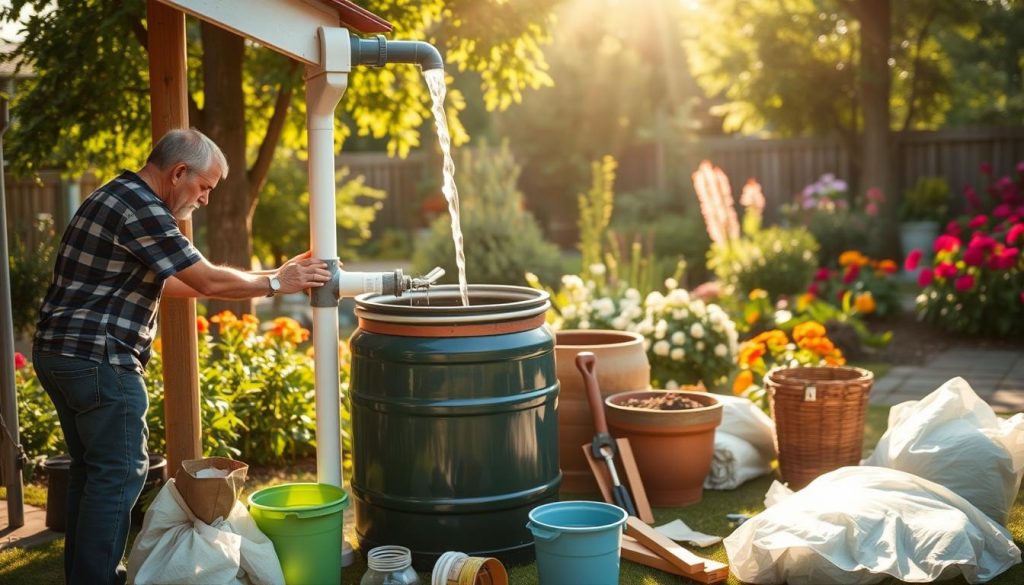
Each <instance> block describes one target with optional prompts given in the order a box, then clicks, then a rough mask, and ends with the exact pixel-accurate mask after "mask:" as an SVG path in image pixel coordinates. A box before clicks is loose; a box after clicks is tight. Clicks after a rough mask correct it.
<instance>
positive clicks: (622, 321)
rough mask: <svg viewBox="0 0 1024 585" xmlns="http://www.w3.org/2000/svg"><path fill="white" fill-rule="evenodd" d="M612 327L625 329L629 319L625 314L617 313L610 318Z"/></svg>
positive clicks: (620, 329)
mask: <svg viewBox="0 0 1024 585" xmlns="http://www.w3.org/2000/svg"><path fill="white" fill-rule="evenodd" d="M612 327H614V328H616V329H618V330H619V331H625V330H626V329H627V328H628V327H629V319H627V318H626V316H625V315H619V316H618V317H616V318H615V319H613V320H612Z"/></svg>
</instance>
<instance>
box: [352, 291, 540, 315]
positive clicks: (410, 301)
mask: <svg viewBox="0 0 1024 585" xmlns="http://www.w3.org/2000/svg"><path fill="white" fill-rule="evenodd" d="M474 295H476V296H484V297H488V296H489V297H495V298H498V299H501V298H502V297H504V298H507V299H509V302H502V303H493V302H492V303H487V304H480V305H472V304H471V305H469V306H462V305H460V304H451V305H416V304H415V302H416V301H417V300H420V299H422V300H423V301H424V302H429V301H430V300H431V299H433V300H435V301H436V300H455V299H458V298H459V287H458V286H457V285H454V284H444V285H439V286H433V287H431V288H430V289H429V290H415V291H407V292H406V293H405V294H403V295H402V296H401V297H397V296H394V295H388V294H380V293H364V294H361V295H359V296H357V297H356V298H355V302H356V306H357V309H356V311H357V312H360V309H362V311H361V312H362V314H363V315H364V316H366V317H368V318H376V317H378V316H380V315H394V316H400V315H404V316H409V317H420V318H423V317H434V318H438V317H443V318H448V319H453V318H458V319H466V320H471V319H473V318H474V317H477V318H479V317H485V318H488V319H507V318H517V317H523V316H529V315H535V314H537V313H538V312H542V311H546V310H547V308H548V307H550V305H551V302H550V297H551V295H549V294H548V292H547V291H543V290H539V289H535V288H529V287H526V286H515V285H508V284H471V285H469V297H470V301H471V302H472V299H473V297H474ZM509 314H515V315H512V316H511V317H510V316H509Z"/></svg>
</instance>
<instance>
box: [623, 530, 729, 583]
mask: <svg viewBox="0 0 1024 585" xmlns="http://www.w3.org/2000/svg"><path fill="white" fill-rule="evenodd" d="M621 551H622V558H624V559H626V560H628V561H633V562H634V563H640V564H641V565H645V566H648V567H651V568H653V569H658V570H659V571H665V572H666V573H671V574H673V575H679V576H681V577H685V578H687V579H691V580H693V581H697V582H698V583H721V582H724V581H726V580H727V579H729V565H726V564H725V563H720V562H718V561H712V560H710V559H706V560H705V561H704V570H703V571H702V572H700V573H697V574H695V573H685V572H683V570H682V569H680V568H679V567H676V566H675V565H673V564H672V563H670V562H668V561H667V560H665V559H664V558H662V557H660V556H658V555H657V553H655V552H654V551H652V550H651V549H649V548H647V547H646V546H644V545H642V544H640V542H639V541H637V540H636V539H635V538H633V537H632V536H629V535H625V536H623V537H622V549H621Z"/></svg>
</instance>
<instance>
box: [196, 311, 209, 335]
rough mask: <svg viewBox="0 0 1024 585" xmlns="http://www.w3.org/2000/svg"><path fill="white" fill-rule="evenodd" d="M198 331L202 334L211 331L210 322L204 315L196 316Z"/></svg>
mask: <svg viewBox="0 0 1024 585" xmlns="http://www.w3.org/2000/svg"><path fill="white" fill-rule="evenodd" d="M196 331H198V332H199V333H201V334H205V333H209V332H210V322H209V321H207V320H206V317H203V316H202V315H199V316H198V317H196Z"/></svg>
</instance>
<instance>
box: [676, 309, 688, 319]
mask: <svg viewBox="0 0 1024 585" xmlns="http://www.w3.org/2000/svg"><path fill="white" fill-rule="evenodd" d="M689 316H690V312H689V311H687V310H686V309H675V310H674V311H672V318H673V319H675V320H676V321H682V320H683V319H686V318H688V317H689Z"/></svg>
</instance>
